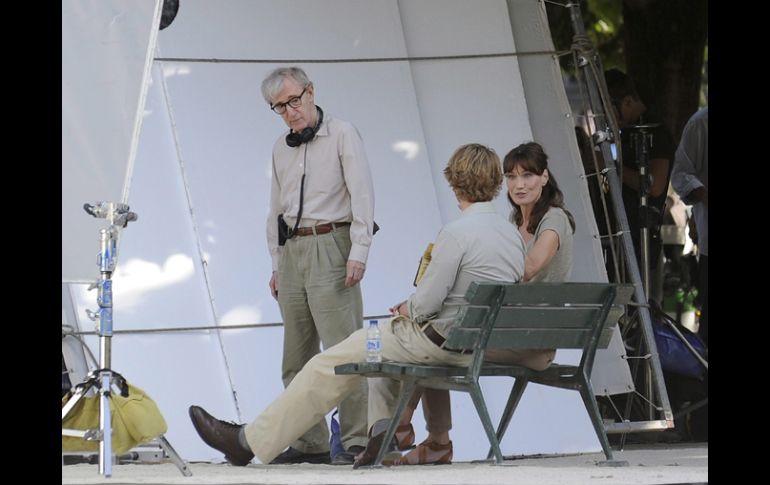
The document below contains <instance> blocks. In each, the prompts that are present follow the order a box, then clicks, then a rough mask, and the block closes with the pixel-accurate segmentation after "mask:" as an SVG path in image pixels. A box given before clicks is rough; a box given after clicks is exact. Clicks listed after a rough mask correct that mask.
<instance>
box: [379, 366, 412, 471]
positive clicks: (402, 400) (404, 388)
mask: <svg viewBox="0 0 770 485" xmlns="http://www.w3.org/2000/svg"><path fill="white" fill-rule="evenodd" d="M415 387H417V386H416V385H415V381H413V380H405V381H403V382H402V384H401V393H400V394H399V395H398V405H397V406H396V411H395V412H394V413H393V417H392V418H391V419H390V424H389V425H388V429H387V431H385V437H384V438H383V440H382V446H380V451H379V453H377V458H375V459H374V463H372V468H374V467H378V468H379V467H381V466H382V460H383V459H384V458H385V455H386V454H387V453H389V452H390V451H392V450H390V449H389V448H390V442H391V441H393V436H394V435H395V434H396V428H398V423H399V421H401V415H402V414H404V409H405V408H406V404H407V403H408V402H409V399H410V398H411V397H412V393H413V392H414V389H415Z"/></svg>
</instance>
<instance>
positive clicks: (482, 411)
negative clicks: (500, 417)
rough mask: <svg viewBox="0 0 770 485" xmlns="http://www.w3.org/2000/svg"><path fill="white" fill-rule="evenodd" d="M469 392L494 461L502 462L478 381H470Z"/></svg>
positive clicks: (501, 455)
mask: <svg viewBox="0 0 770 485" xmlns="http://www.w3.org/2000/svg"><path fill="white" fill-rule="evenodd" d="M469 392H470V394H471V398H472V399H473V405H474V406H476V413H477V414H478V415H479V419H481V424H483V425H484V431H486V432H487V438H488V439H489V444H490V445H492V451H493V452H494V454H495V462H496V463H497V464H500V463H502V462H503V454H502V453H501V452H500V443H498V441H497V437H496V436H495V428H493V427H492V420H491V419H489V412H487V403H486V402H484V396H483V395H482V394H481V387H480V386H479V383H478V382H474V383H472V384H471V387H470V389H469Z"/></svg>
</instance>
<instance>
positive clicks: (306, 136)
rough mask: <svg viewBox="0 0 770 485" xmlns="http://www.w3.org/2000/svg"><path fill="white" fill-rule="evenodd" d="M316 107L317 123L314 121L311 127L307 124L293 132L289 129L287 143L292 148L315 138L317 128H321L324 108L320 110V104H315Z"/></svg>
mask: <svg viewBox="0 0 770 485" xmlns="http://www.w3.org/2000/svg"><path fill="white" fill-rule="evenodd" d="M316 108H317V109H318V123H316V124H315V126H314V127H313V128H311V127H309V126H307V127H305V129H303V130H302V131H300V132H299V133H297V132H295V131H294V130H289V134H288V135H286V144H287V145H289V146H290V147H292V148H294V147H298V146H300V145H302V144H303V143H307V142H309V141H310V140H312V139H313V138H315V135H316V133H318V129H319V128H321V123H323V122H324V110H322V109H321V107H320V106H316Z"/></svg>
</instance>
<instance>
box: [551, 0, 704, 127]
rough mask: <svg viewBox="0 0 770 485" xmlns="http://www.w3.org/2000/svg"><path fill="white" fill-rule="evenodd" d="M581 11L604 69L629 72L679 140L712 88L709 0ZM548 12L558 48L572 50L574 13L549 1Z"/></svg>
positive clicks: (588, 5) (603, 5)
mask: <svg viewBox="0 0 770 485" xmlns="http://www.w3.org/2000/svg"><path fill="white" fill-rule="evenodd" d="M573 1H576V0H573ZM565 3H566V1H565ZM580 7H581V12H582V17H583V23H584V27H585V29H586V33H587V35H588V37H589V38H590V39H591V42H592V43H593V44H594V46H595V47H596V48H597V50H598V52H599V55H600V56H601V59H602V63H603V67H604V69H610V68H613V67H616V68H618V69H621V70H623V71H625V72H626V73H628V74H629V75H630V76H631V77H632V78H633V79H634V81H635V82H636V85H637V89H638V91H639V94H640V96H641V98H642V99H643V100H644V102H645V104H646V105H647V106H648V108H649V109H650V111H651V112H652V113H655V114H656V115H657V116H658V117H659V118H661V119H662V120H663V121H664V122H665V123H666V125H667V127H668V128H669V130H670V131H671V135H672V136H673V137H674V140H675V141H677V142H678V140H679V137H680V136H681V132H682V129H683V128H684V124H685V123H686V122H687V119H689V117H690V116H691V115H692V114H693V113H694V112H695V111H696V110H697V109H698V107H699V105H703V104H704V101H705V96H704V95H703V94H702V93H703V92H705V91H706V90H707V89H708V77H707V76H704V72H703V66H704V62H705V61H707V57H706V54H707V49H706V48H707V45H708V0H623V1H619V0H582V1H580ZM546 11H547V14H548V19H549V24H550V28H551V34H552V37H553V40H554V45H555V47H556V49H557V50H569V49H570V46H571V44H572V37H573V29H572V24H571V21H570V13H569V10H568V9H567V8H565V7H563V6H560V5H558V4H554V3H550V2H549V3H546ZM571 64H572V59H571V57H570V56H564V57H562V68H564V69H565V71H567V72H572V71H573V67H572V66H571Z"/></svg>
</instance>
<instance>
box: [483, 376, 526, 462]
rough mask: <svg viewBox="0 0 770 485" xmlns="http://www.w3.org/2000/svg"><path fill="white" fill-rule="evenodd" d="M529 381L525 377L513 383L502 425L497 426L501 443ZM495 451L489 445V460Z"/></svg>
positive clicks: (498, 439)
mask: <svg viewBox="0 0 770 485" xmlns="http://www.w3.org/2000/svg"><path fill="white" fill-rule="evenodd" d="M528 383H529V381H528V380H527V379H524V378H518V377H517V378H516V382H514V383H513V388H512V389H511V395H510V396H509V397H508V403H506V405H505V410H504V411H503V417H502V418H500V425H499V426H498V427H497V442H498V443H500V442H501V441H502V440H503V435H504V434H505V430H506V429H508V424H510V422H511V417H512V416H513V412H514V411H516V407H517V406H518V405H519V401H521V396H522V395H523V394H524V389H526V388H527V384H528ZM493 453H494V449H493V448H492V447H491V446H490V447H489V453H487V460H490V459H492V454H493Z"/></svg>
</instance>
